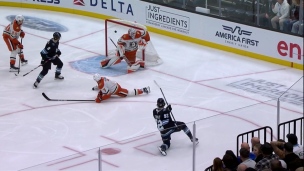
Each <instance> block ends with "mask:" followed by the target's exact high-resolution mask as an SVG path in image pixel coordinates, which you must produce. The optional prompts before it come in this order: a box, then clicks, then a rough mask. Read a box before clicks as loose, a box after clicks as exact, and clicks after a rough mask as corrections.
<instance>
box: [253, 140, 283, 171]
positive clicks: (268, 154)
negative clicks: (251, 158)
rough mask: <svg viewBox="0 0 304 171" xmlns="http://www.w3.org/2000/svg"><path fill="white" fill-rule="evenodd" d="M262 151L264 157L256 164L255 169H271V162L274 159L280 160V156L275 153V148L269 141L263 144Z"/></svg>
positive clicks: (260, 170)
mask: <svg viewBox="0 0 304 171" xmlns="http://www.w3.org/2000/svg"><path fill="white" fill-rule="evenodd" d="M261 151H262V154H263V159H262V160H260V161H259V162H258V163H257V164H256V165H255V169H256V170H257V171H262V170H263V169H269V168H270V162H271V161H272V160H278V159H279V157H278V156H277V155H275V154H273V149H272V147H271V145H270V144H269V143H265V144H263V145H262V146H261Z"/></svg>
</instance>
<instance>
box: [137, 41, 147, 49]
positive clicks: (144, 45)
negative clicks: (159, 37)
mask: <svg viewBox="0 0 304 171" xmlns="http://www.w3.org/2000/svg"><path fill="white" fill-rule="evenodd" d="M147 44H148V43H147V42H146V40H145V39H141V40H140V41H139V42H138V48H139V49H141V50H144V49H145V48H146V45H147Z"/></svg>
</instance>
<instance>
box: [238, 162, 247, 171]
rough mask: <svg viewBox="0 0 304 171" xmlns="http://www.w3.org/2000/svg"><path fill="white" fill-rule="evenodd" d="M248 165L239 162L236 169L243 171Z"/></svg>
mask: <svg viewBox="0 0 304 171" xmlns="http://www.w3.org/2000/svg"><path fill="white" fill-rule="evenodd" d="M247 168H248V167H247V166H246V165H245V164H242V163H241V164H239V165H238V167H237V171H245V170H246V169H247Z"/></svg>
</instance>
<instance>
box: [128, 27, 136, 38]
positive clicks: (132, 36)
mask: <svg viewBox="0 0 304 171" xmlns="http://www.w3.org/2000/svg"><path fill="white" fill-rule="evenodd" d="M128 34H129V36H130V37H131V38H132V39H135V35H136V30H135V29H134V28H130V29H129V30H128Z"/></svg>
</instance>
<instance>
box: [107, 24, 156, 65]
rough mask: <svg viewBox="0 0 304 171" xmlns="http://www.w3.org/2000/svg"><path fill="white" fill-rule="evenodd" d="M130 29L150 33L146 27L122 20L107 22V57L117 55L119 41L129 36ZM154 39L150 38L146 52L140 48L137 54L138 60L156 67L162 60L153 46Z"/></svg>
mask: <svg viewBox="0 0 304 171" xmlns="http://www.w3.org/2000/svg"><path fill="white" fill-rule="evenodd" d="M130 28H134V29H138V30H145V31H148V30H147V27H146V26H144V25H142V24H139V23H136V22H132V21H128V20H120V19H107V20H105V53H106V56H107V57H108V56H113V55H115V53H116V45H117V41H118V39H119V38H120V37H121V36H122V35H123V34H127V33H128V30H129V29H130ZM150 36H151V35H150ZM111 39H112V40H113V42H112V41H111ZM152 39H153V37H150V41H149V42H148V44H147V45H146V48H145V49H144V50H141V49H140V48H139V49H138V51H137V53H136V58H138V59H141V60H143V61H145V64H146V66H154V65H159V64H161V63H162V60H161V58H160V57H159V56H158V53H157V51H156V50H155V48H154V46H153V43H152Z"/></svg>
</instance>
